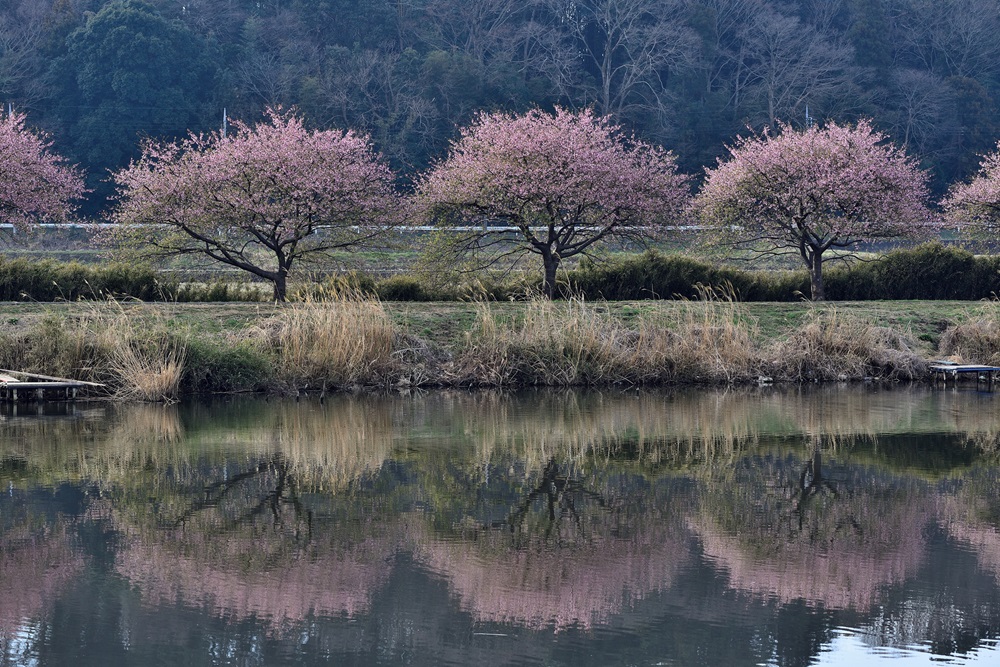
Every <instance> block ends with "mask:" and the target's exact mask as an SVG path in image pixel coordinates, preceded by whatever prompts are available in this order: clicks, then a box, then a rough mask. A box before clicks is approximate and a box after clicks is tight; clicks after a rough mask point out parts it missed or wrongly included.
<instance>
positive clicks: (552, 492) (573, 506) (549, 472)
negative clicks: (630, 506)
mask: <svg viewBox="0 0 1000 667" xmlns="http://www.w3.org/2000/svg"><path fill="white" fill-rule="evenodd" d="M581 501H592V502H593V503H594V504H595V505H596V507H597V508H599V509H600V510H603V511H610V512H614V511H615V510H614V509H613V508H612V507H611V505H609V503H608V502H607V501H605V499H604V497H603V496H602V495H601V494H600V493H597V492H595V491H590V490H588V489H586V488H584V486H583V483H582V482H580V480H578V479H574V478H573V477H571V476H570V475H569V473H563V474H560V471H559V464H558V463H556V460H555V459H554V458H552V459H549V461H548V463H546V464H545V468H544V470H543V471H542V477H541V479H540V480H539V482H538V486H536V487H535V488H534V489H532V490H531V492H530V493H529V494H528V496H527V497H526V498H525V499H524V501H523V502H522V503H521V504H520V505H519V506H518V508H517V509H516V510H514V511H513V512H511V515H510V517H509V518H508V520H507V525H508V528H509V529H510V531H511V533H512V534H513V535H514V536H515V538H514V545H515V546H519V545H524V544H526V543H528V542H530V540H531V537H532V535H531V531H532V529H533V528H534V527H535V526H534V525H533V524H531V525H529V517H530V516H531V514H532V509H533V508H535V507H537V506H538V504H539V502H541V505H542V507H543V511H542V513H541V516H542V522H543V524H544V528H543V530H542V534H543V537H544V539H545V541H549V540H550V539H551V538H552V537H553V534H555V536H556V537H557V538H567V537H569V535H570V533H572V532H575V533H576V534H577V535H579V536H581V537H582V535H583V532H584V530H585V527H584V523H583V518H582V517H581V510H580V509H579V508H578V504H581ZM581 506H582V505H581ZM584 511H585V510H584ZM564 519H568V520H569V521H568V522H567V523H564V522H563V520H564ZM567 528H568V529H569V530H566V529H567Z"/></svg>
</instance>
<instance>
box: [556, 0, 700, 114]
mask: <svg viewBox="0 0 1000 667" xmlns="http://www.w3.org/2000/svg"><path fill="white" fill-rule="evenodd" d="M538 2H539V3H540V4H541V6H542V7H543V8H544V9H545V11H546V13H547V22H548V23H549V24H550V25H558V26H559V33H558V37H559V39H555V40H549V41H548V42H543V41H542V40H539V42H538V43H539V44H540V45H545V46H547V47H548V48H547V50H545V52H544V54H543V58H546V59H550V60H552V61H553V64H555V63H556V62H558V61H559V60H562V59H565V58H567V57H569V58H572V62H573V63H575V65H576V71H577V72H578V73H580V74H578V75H577V76H576V77H575V78H574V79H573V80H571V81H570V80H567V79H566V78H565V77H560V78H559V81H560V82H565V83H568V84H570V85H571V89H569V90H566V91H565V93H566V97H567V98H568V100H569V101H570V102H571V103H573V104H575V105H578V106H587V105H594V106H595V107H596V109H597V111H598V112H599V113H601V114H604V115H608V114H611V115H615V116H617V117H624V116H627V115H628V114H629V113H630V112H631V111H633V110H639V111H643V112H653V113H656V114H659V113H661V112H663V111H664V109H665V108H666V107H667V106H669V96H668V94H667V91H668V88H667V85H666V84H667V79H668V78H669V77H670V76H673V75H676V74H678V73H680V72H685V71H688V70H690V69H692V68H693V67H694V66H695V64H696V62H697V54H698V52H699V49H700V44H699V42H698V40H697V37H696V36H695V34H694V32H693V31H691V30H690V29H689V28H688V27H687V26H686V25H685V24H684V23H683V21H682V16H683V11H684V3H683V2H681V1H680V0H538ZM555 69H556V70H557V71H560V72H564V71H568V70H571V69H572V68H571V67H569V66H568V64H567V63H565V62H563V63H559V64H558V65H556V67H555Z"/></svg>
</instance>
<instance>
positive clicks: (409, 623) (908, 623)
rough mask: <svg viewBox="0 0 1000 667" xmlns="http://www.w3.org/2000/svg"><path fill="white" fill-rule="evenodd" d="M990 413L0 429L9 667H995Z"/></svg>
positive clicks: (352, 406)
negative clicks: (941, 666)
mask: <svg viewBox="0 0 1000 667" xmlns="http://www.w3.org/2000/svg"><path fill="white" fill-rule="evenodd" d="M998 408H1000V395H994V394H989V393H978V392H975V391H967V390H953V389H947V390H942V389H930V388H925V387H921V388H899V389H892V390H878V389H874V388H857V387H854V388H842V387H841V388H837V387H825V388H809V389H794V390H788V389H785V390H782V389H760V390H756V389H755V390H728V391H721V390H720V391H682V392H645V391H643V392H635V391H603V392H595V391H591V392H562V391H556V392H553V391H546V392H541V391H539V392H531V393H525V394H515V395H510V394H502V393H463V392H440V393H437V392H432V393H421V394H414V395H406V396H397V395H394V396H336V397H328V398H327V399H326V400H324V401H320V400H318V399H309V400H305V399H303V400H300V401H295V400H273V399H272V400H263V399H226V400H214V401H212V402H208V403H198V404H190V405H180V406H161V405H132V406H121V405H113V404H88V403H76V404H53V405H47V406H44V407H36V406H23V405H22V406H16V407H14V406H10V405H7V406H2V407H0V490H2V494H0V656H2V657H0V664H2V665H144V666H145V665H284V664H295V665H485V664H490V665H573V667H583V666H585V665H763V664H766V665H812V664H818V665H877V664H891V665H894V666H898V665H927V664H931V663H934V664H941V663H944V664H962V665H964V664H983V665H986V664H998V663H1000V647H998V644H997V639H998V637H1000V532H998V528H1000V486H998V481H1000V409H998Z"/></svg>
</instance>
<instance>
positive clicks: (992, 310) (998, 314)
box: [938, 300, 1000, 365]
mask: <svg viewBox="0 0 1000 667" xmlns="http://www.w3.org/2000/svg"><path fill="white" fill-rule="evenodd" d="M938 350H939V351H940V352H941V355H942V356H946V357H951V358H952V359H953V360H955V361H960V362H965V363H975V364H989V365H997V364H1000V301H996V300H994V301H988V302H984V303H983V304H982V305H981V306H980V308H979V309H978V313H976V316H975V317H973V318H972V319H970V320H969V321H967V322H963V323H960V324H957V325H955V326H952V327H949V328H948V329H947V330H945V332H944V334H942V336H941V342H940V343H939V345H938Z"/></svg>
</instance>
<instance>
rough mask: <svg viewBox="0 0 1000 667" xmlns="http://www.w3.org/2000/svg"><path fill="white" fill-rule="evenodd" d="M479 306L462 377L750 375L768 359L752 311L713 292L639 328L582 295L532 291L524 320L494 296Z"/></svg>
mask: <svg viewBox="0 0 1000 667" xmlns="http://www.w3.org/2000/svg"><path fill="white" fill-rule="evenodd" d="M478 309H479V318H478V322H477V325H476V327H475V329H474V330H473V331H471V332H469V333H468V334H467V337H466V347H465V349H464V350H462V351H461V352H460V353H459V355H458V358H457V359H456V363H455V381H456V382H457V383H458V384H468V385H478V386H509V385H550V386H573V385H600V384H655V383H674V382H701V383H718V382H746V381H749V380H753V379H756V378H757V376H758V375H759V372H760V369H761V367H762V363H763V362H762V357H761V355H760V353H759V345H758V344H757V343H756V337H757V336H756V327H755V323H754V321H753V320H752V318H749V317H748V316H747V315H746V313H745V311H744V310H743V309H742V307H741V306H740V304H737V303H735V302H734V301H732V300H726V299H720V298H719V297H717V296H716V295H714V294H706V296H705V299H704V300H702V301H698V302H691V303H689V304H688V305H687V306H686V307H685V308H682V309H677V310H674V311H672V313H671V316H670V317H658V318H644V319H642V320H640V321H639V323H638V325H637V327H634V328H630V327H628V326H626V325H625V324H624V323H623V321H622V320H620V319H619V318H616V317H613V316H611V315H609V314H608V313H607V312H606V308H602V307H601V306H594V305H591V304H587V303H585V302H584V301H583V300H582V299H571V300H569V301H566V302H551V301H548V300H545V299H542V298H538V299H534V300H532V301H530V302H529V303H528V304H527V305H526V306H525V310H524V316H523V318H521V319H519V320H518V319H512V318H505V317H503V316H501V315H500V314H499V313H497V312H496V311H495V310H494V309H493V308H492V306H491V304H490V303H489V302H483V303H480V304H479V305H478Z"/></svg>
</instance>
